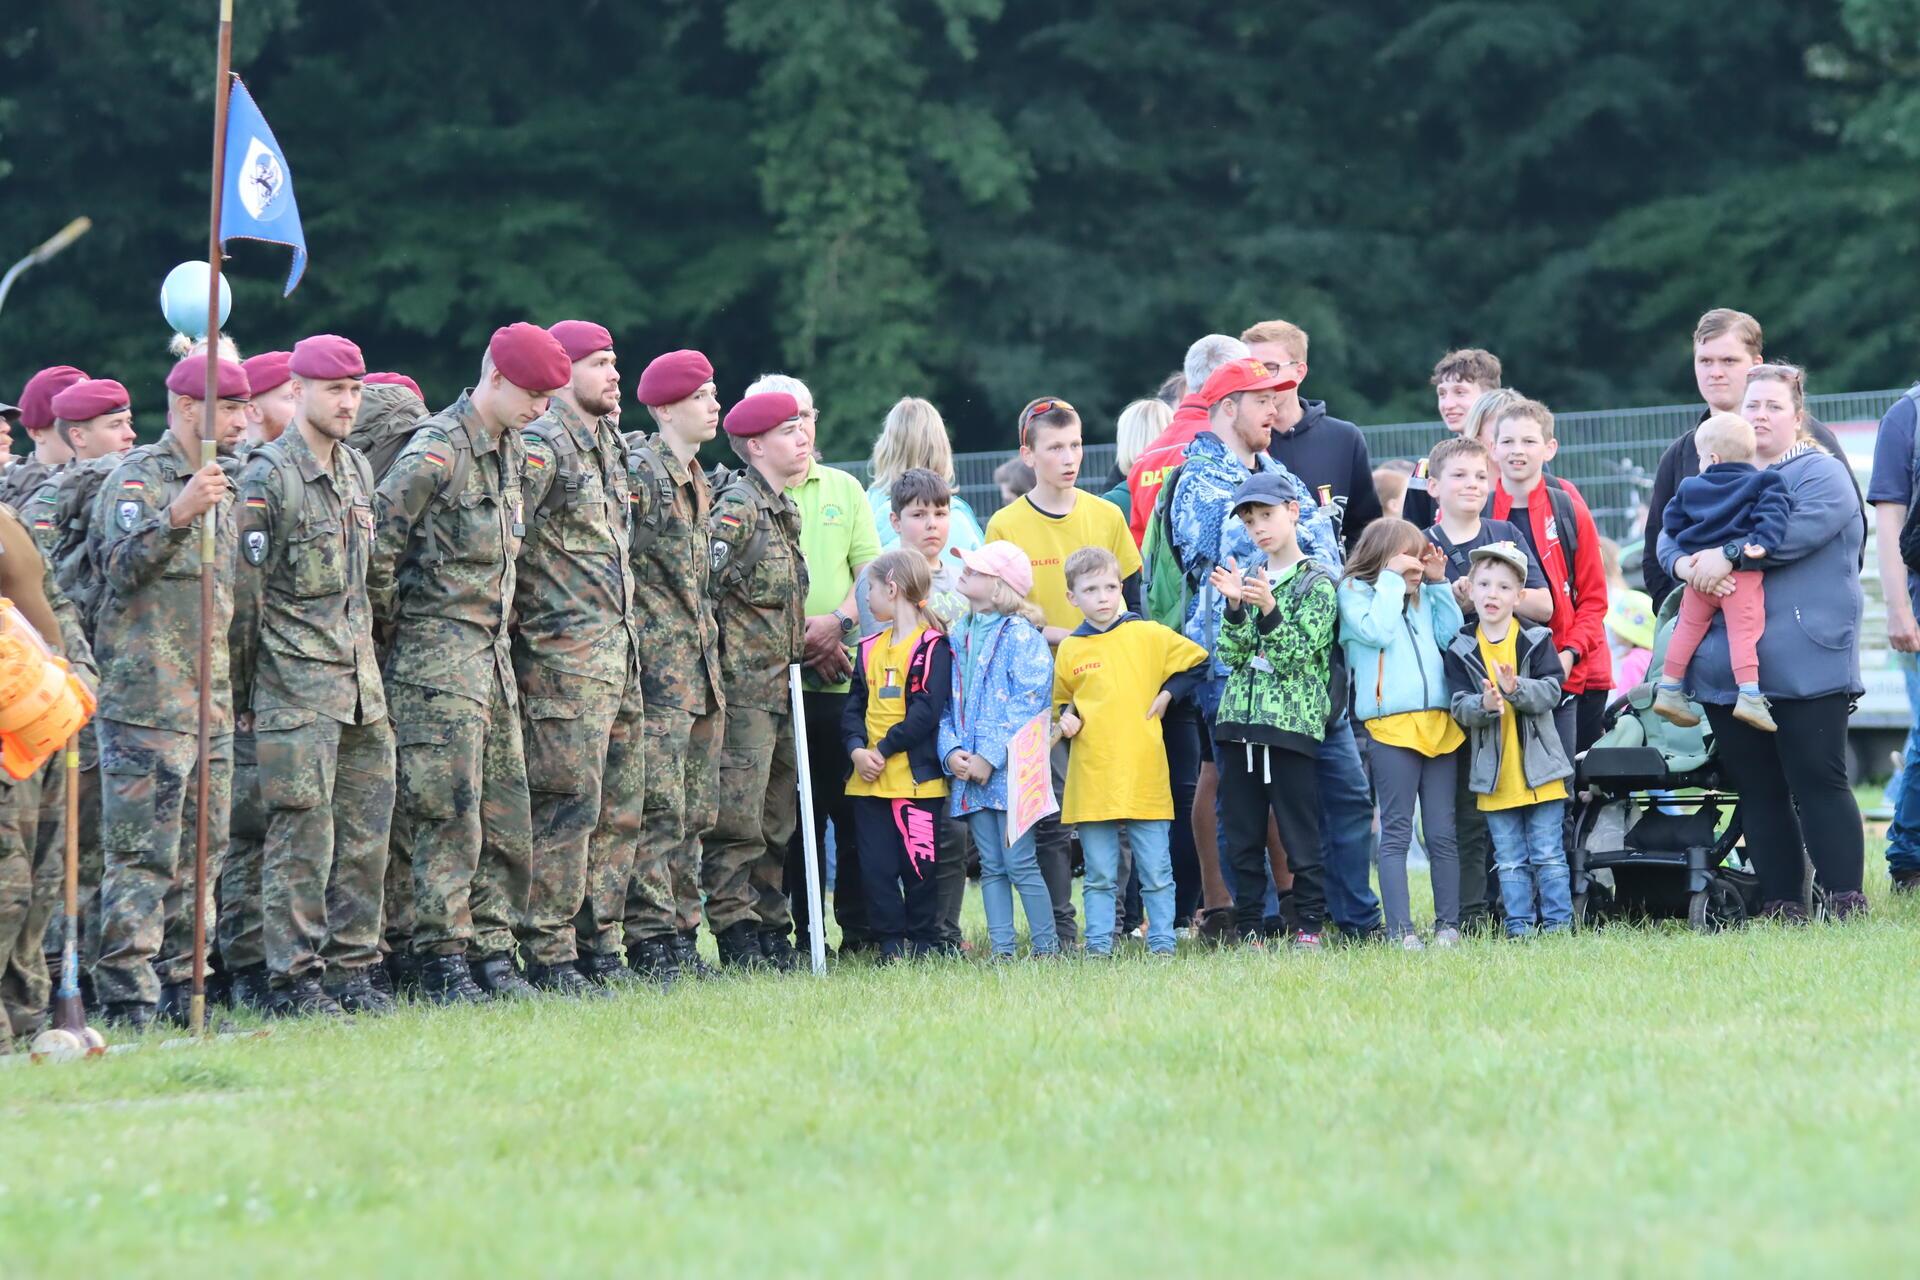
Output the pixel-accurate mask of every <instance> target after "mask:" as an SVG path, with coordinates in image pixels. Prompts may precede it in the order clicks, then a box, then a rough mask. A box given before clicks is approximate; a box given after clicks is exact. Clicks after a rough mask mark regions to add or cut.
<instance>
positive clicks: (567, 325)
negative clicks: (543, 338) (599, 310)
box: [547, 320, 613, 360]
mask: <svg viewBox="0 0 1920 1280" xmlns="http://www.w3.org/2000/svg"><path fill="white" fill-rule="evenodd" d="M547 332H548V333H550V334H552V335H553V336H554V338H555V339H556V340H557V341H558V342H559V343H560V345H561V346H562V347H565V348H566V351H567V359H569V360H585V359H586V358H587V357H588V356H590V355H592V354H593V353H594V352H596V351H611V350H613V335H612V334H610V333H608V332H607V331H606V330H605V329H602V328H601V327H600V326H599V325H597V324H595V323H594V322H593V321H591V320H562V321H561V322H560V323H559V324H557V325H555V326H553V328H551V329H549V330H547Z"/></svg>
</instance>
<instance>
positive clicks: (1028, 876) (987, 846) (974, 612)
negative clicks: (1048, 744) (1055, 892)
mask: <svg viewBox="0 0 1920 1280" xmlns="http://www.w3.org/2000/svg"><path fill="white" fill-rule="evenodd" d="M953 555H954V556H955V558H957V559H958V560H959V561H960V562H961V563H962V564H963V565H965V566H966V568H965V569H964V570H963V571H962V572H961V574H960V582H959V584H958V586H959V592H960V594H961V595H962V596H964V597H966V601H967V604H968V606H969V607H970V609H971V612H969V613H968V614H967V615H966V616H965V617H963V618H961V619H959V620H958V621H956V622H955V623H954V624H953V628H952V631H951V632H950V633H949V643H950V644H951V645H952V649H953V694H952V696H951V697H950V698H949V699H948V700H947V709H946V712H945V714H944V715H943V716H942V717H941V720H940V759H941V760H942V762H943V763H944V764H945V767H946V770H947V772H948V773H949V774H951V775H952V776H953V790H952V800H951V802H950V807H949V810H948V812H950V813H951V814H952V815H953V816H954V817H955V818H958V819H960V820H961V821H963V822H965V823H966V824H967V825H968V827H969V828H970V829H971V830H972V832H973V843H974V846H975V847H976V848H978V849H979V850H980V900H981V902H982V903H983V904H984V905H985V907H986V910H987V937H988V939H989V940H990V941H991V942H992V944H993V956H994V959H996V960H1011V959H1012V958H1013V895H1014V892H1015V891H1016V890H1017V891H1018V892H1019V894H1020V903H1021V906H1022V907H1024V908H1025V910H1026V913H1027V932H1028V934H1029V935H1031V938H1032V942H1033V954H1035V955H1037V956H1039V955H1057V954H1059V951H1060V937H1059V934H1058V932H1056V930H1055V929H1054V924H1053V899H1052V898H1051V897H1050V896H1049V895H1048V893H1047V882H1046V881H1045V880H1043V879H1041V877H1040V862H1039V859H1038V858H1037V857H1035V855H1034V847H1033V829H1032V828H1028V829H1027V830H1026V831H1025V832H1023V833H1021V836H1020V839H1019V840H1018V841H1017V842H1015V843H1014V845H1013V847H1012V848H1008V847H1007V777H1006V767H1007V743H1008V742H1009V741H1010V740H1011V739H1012V738H1013V735H1014V734H1015V733H1017V732H1018V731H1019V729H1020V727H1021V726H1022V725H1024V724H1026V723H1027V722H1028V721H1029V720H1032V719H1033V718H1034V717H1035V716H1037V715H1039V714H1040V713H1041V712H1043V711H1045V710H1046V709H1047V700H1048V698H1049V697H1050V696H1051V695H1052V693H1053V651H1052V650H1051V649H1049V648H1048V647H1047V641H1046V637H1045V636H1043V635H1041V634H1040V627H1041V626H1042V625H1043V624H1044V622H1045V615H1043V614H1042V613H1041V612H1040V609H1039V606H1037V605H1035V604H1033V603H1032V602H1031V601H1029V600H1028V599H1027V593H1028V592H1029V591H1031V590H1033V565H1032V563H1031V562H1030V561H1029V560H1028V559H1027V553H1026V552H1024V551H1022V550H1021V549H1020V548H1019V547H1016V546H1014V545H1013V544H1012V543H1011V542H989V543H988V544H987V545H986V546H984V547H981V548H979V549H978V550H976V551H959V550H956V551H954V552H953Z"/></svg>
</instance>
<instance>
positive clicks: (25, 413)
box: [0, 364, 87, 510]
mask: <svg viewBox="0 0 1920 1280" xmlns="http://www.w3.org/2000/svg"><path fill="white" fill-rule="evenodd" d="M86 378H87V375H86V374H84V373H82V372H80V370H78V369H76V368H74V367H73V366H72V365H70V364H56V365H54V366H52V367H51V368H47V369H42V370H41V371H40V372H38V373H36V374H34V375H33V376H32V377H31V378H28V379H27V385H26V386H24V387H22V388H21V389H20V425H21V426H22V427H24V428H25V429H26V432H27V438H28V439H30V440H32V441H33V452H32V453H30V454H28V455H27V456H26V457H24V458H18V459H14V460H13V462H12V463H11V465H9V466H8V467H7V469H6V471H5V473H4V474H0V502H4V503H6V504H7V505H9V506H11V507H13V508H15V509H16V510H18V509H19V507H20V505H21V503H23V502H24V501H25V500H26V497H27V495H28V494H30V493H32V492H33V491H34V489H35V488H36V487H37V486H38V485H39V484H40V482H41V481H43V480H45V479H46V478H47V477H48V476H49V475H51V474H52V473H53V472H54V471H55V470H56V469H58V468H59V467H62V466H64V465H66V464H67V463H68V462H70V461H71V460H72V459H73V450H72V449H70V448H68V447H67V443H66V441H64V440H62V439H61V438H60V434H59V433H58V432H57V431H55V430H54V429H53V398H54V397H55V396H57V395H59V394H60V393H61V392H62V391H65V390H66V389H67V388H68V387H70V386H72V385H73V384H74V383H76V382H84V381H86Z"/></svg>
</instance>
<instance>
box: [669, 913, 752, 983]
mask: <svg viewBox="0 0 1920 1280" xmlns="http://www.w3.org/2000/svg"><path fill="white" fill-rule="evenodd" d="M714 942H715V943H717V944H718V945H719V948H720V967H721V968H722V969H730V970H734V971H745V970H748V969H758V968H760V967H761V966H762V965H764V964H766V962H767V957H766V955H765V953H763V952H762V951H761V950H760V929H759V926H758V925H755V924H754V923H753V922H752V921H751V920H738V921H735V922H734V923H733V924H730V925H728V926H727V927H726V928H724V929H722V930H721V931H720V933H719V936H718V937H716V938H715V939H714ZM689 949H691V948H689ZM683 963H684V962H683Z"/></svg>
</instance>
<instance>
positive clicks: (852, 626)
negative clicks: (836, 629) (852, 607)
mask: <svg viewBox="0 0 1920 1280" xmlns="http://www.w3.org/2000/svg"><path fill="white" fill-rule="evenodd" d="M833 616H834V617H836V618H838V619H840V638H841V639H842V640H851V639H853V633H854V632H855V631H857V630H859V629H860V628H859V624H858V623H856V622H855V621H854V620H853V619H852V618H849V617H848V616H847V615H846V614H844V613H842V612H840V611H839V610H838V609H835V610H834V611H833Z"/></svg>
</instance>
